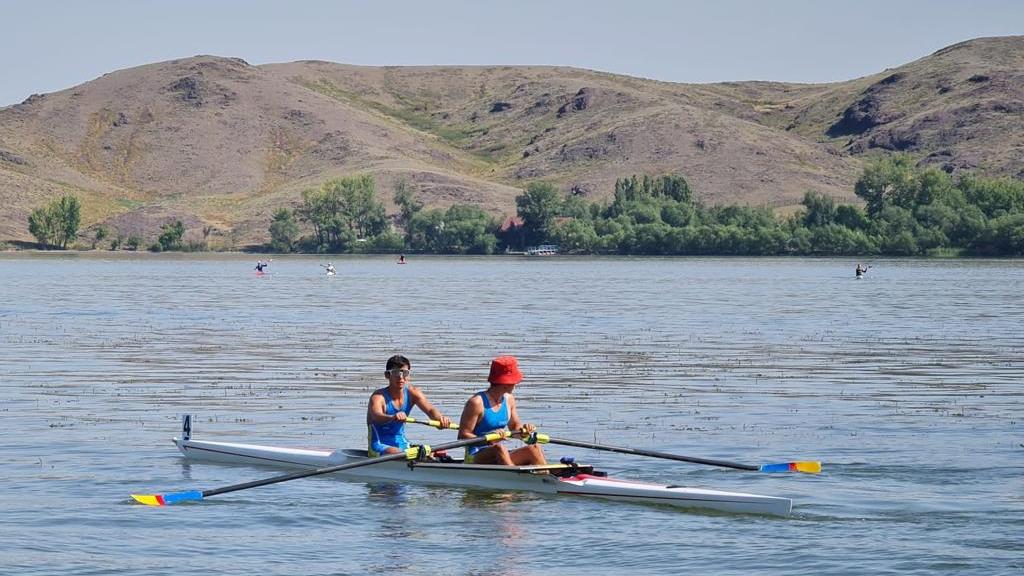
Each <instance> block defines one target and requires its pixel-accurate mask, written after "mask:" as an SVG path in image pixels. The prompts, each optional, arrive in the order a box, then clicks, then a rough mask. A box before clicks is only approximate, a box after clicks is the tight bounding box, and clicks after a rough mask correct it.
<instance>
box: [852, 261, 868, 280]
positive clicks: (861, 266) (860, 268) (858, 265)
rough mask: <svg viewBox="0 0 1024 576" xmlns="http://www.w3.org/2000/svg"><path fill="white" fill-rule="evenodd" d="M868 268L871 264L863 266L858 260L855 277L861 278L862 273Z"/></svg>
mask: <svg viewBox="0 0 1024 576" xmlns="http://www.w3.org/2000/svg"><path fill="white" fill-rule="evenodd" d="M868 268H871V266H865V265H864V264H861V263H859V262H858V263H857V270H856V272H855V274H856V275H857V278H863V277H864V275H865V274H867V273H868Z"/></svg>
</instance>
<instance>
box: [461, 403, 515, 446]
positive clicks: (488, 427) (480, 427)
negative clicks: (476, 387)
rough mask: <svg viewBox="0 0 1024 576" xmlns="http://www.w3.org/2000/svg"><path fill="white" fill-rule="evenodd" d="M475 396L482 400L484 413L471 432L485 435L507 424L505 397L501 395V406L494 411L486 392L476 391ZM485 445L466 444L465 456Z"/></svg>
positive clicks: (501, 428)
mask: <svg viewBox="0 0 1024 576" xmlns="http://www.w3.org/2000/svg"><path fill="white" fill-rule="evenodd" d="M477 396H479V397H480V399H481V400H483V402H484V415H483V418H481V419H480V422H478V423H477V425H476V428H473V434H475V435H477V436H486V435H487V434H488V433H489V432H494V431H495V430H503V429H505V428H506V427H507V426H508V401H507V400H506V399H505V397H504V396H502V398H501V400H502V402H501V408H498V410H497V411H494V410H491V401H490V399H488V398H487V393H486V392H477ZM487 446H488V445H487V444H477V445H475V446H466V457H468V458H471V457H472V456H473V454H476V453H477V452H479V451H481V450H483V449H484V448H487Z"/></svg>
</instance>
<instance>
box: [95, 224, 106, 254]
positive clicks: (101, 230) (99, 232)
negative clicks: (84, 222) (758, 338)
mask: <svg viewBox="0 0 1024 576" xmlns="http://www.w3.org/2000/svg"><path fill="white" fill-rule="evenodd" d="M107 236H110V230H109V229H108V228H107V227H106V226H104V225H102V224H100V225H99V226H97V227H96V233H95V235H94V236H93V240H92V248H93V250H95V249H96V245H97V244H99V243H100V242H103V240H105V239H106V238H107Z"/></svg>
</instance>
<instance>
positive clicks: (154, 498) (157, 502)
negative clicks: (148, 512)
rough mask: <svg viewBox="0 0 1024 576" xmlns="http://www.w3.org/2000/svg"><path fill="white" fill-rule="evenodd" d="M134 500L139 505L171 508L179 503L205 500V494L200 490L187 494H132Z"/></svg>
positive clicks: (190, 491)
mask: <svg viewBox="0 0 1024 576" xmlns="http://www.w3.org/2000/svg"><path fill="white" fill-rule="evenodd" d="M132 498H134V499H135V501H136V502H138V503H139V504H145V505H146V506H170V505H171V504H177V503H179V502H188V501H199V500H202V499H203V493H202V492H200V491H199V490H189V491H187V492H172V493H170V494H132Z"/></svg>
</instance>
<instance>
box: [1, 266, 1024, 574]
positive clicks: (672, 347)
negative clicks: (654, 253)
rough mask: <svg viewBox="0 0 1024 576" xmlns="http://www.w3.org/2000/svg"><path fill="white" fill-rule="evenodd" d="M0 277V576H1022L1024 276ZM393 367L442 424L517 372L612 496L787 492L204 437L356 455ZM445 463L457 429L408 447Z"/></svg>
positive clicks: (533, 410)
mask: <svg viewBox="0 0 1024 576" xmlns="http://www.w3.org/2000/svg"><path fill="white" fill-rule="evenodd" d="M325 262H326V260H323V259H321V260H318V259H314V258H310V257H298V256H294V257H286V256H281V257H277V258H275V260H274V261H273V263H272V264H271V267H270V270H271V272H272V273H271V274H269V275H266V276H256V275H255V274H254V272H253V269H252V268H253V265H254V263H255V262H254V259H253V258H250V257H245V256H219V255H218V256H206V255H203V256H178V255H167V254H164V255H124V256H121V255H117V256H99V255H73V254H72V255H56V254H54V255H49V254H46V255H27V254H8V255H0V421H2V423H3V429H2V431H0V454H2V456H3V463H2V465H0V471H2V472H0V573H3V574H62V575H73V574H139V575H144V574H145V575H149V574H215V573H225V574H364V573H391V572H395V573H404V574H425V575H437V574H530V575H532V574H545V575H546V574H558V573H567V574H586V573H590V574H619V573H638V574H679V573H695V574H752V573H765V572H771V573H786V574H937V573H950V574H961V573H963V574H970V573H974V574H1017V573H1022V572H1024V537H1022V535H1024V433H1022V426H1021V418H1022V417H1024V410H1022V408H1024V396H1022V395H1024V389H1022V383H1021V379H1022V374H1024V352H1022V350H1024V328H1022V326H1024V298H1022V296H1024V262H1021V261H922V260H880V261H875V262H873V263H872V264H873V268H872V269H871V272H870V273H869V274H868V277H867V279H865V280H855V279H854V278H853V268H854V265H855V262H853V261H846V260H836V259H813V260H812V259H683V258H680V259H638V258H621V259H619V258H601V259H597V258H594V259H590V258H580V259H574V258H563V257H555V258H547V259H544V258H542V259H528V258H515V257H494V258H473V257H464V258H442V257H414V258H411V259H410V262H409V264H408V265H405V266H396V265H395V263H394V259H393V258H390V257H365V258H351V257H350V258H336V259H334V263H335V265H336V266H337V267H338V272H339V273H338V276H336V277H333V278H328V277H325V276H323V275H321V274H320V272H322V268H320V267H319V264H321V263H325ZM396 352H400V353H404V354H406V355H408V356H409V357H410V358H411V359H412V362H413V370H414V376H413V379H414V382H415V383H416V384H417V385H419V386H422V387H423V388H424V389H425V390H426V391H427V392H428V394H429V395H430V397H431V400H432V401H433V402H434V403H435V404H436V405H438V406H439V407H441V408H442V409H443V410H444V411H445V412H446V413H448V414H450V415H452V416H453V417H457V415H458V413H459V411H460V410H461V406H462V404H463V402H464V401H465V400H466V398H468V396H469V395H470V394H472V393H473V392H474V391H476V390H478V389H481V388H483V387H484V380H485V378H486V374H487V367H488V362H489V360H490V358H491V357H492V356H494V355H497V354H502V353H511V354H515V355H517V356H518V357H519V358H520V362H521V365H522V367H523V370H524V371H525V373H526V376H527V380H526V381H525V382H523V384H522V385H521V386H520V387H519V389H518V391H517V397H518V399H519V407H520V408H519V409H520V412H521V415H522V416H523V417H524V418H525V419H527V420H529V421H532V422H535V423H537V424H538V425H539V426H540V428H541V429H542V430H543V431H546V432H548V433H550V434H552V435H557V436H561V437H564V438H575V439H579V440H584V441H597V442H601V443H605V444H614V445H624V446H633V447H638V448H650V449H655V450H661V451H667V452H676V453H679V454H686V455H691V456H703V457H707V458H718V459H727V460H734V461H740V462H749V463H754V464H760V463H765V462H772V461H780V460H788V459H820V460H822V461H823V462H824V473H823V474H821V475H820V476H810V475H802V474H801V475H789V474H786V475H774V474H772V475H770V474H759V473H747V472H740V471H735V470H729V469H720V468H711V467H706V466H698V465H693V464H685V463H681V462H672V461H662V460H652V459H647V458H641V457H636V456H620V455H616V454H611V453H607V452H586V451H582V450H579V449H567V448H564V447H558V446H548V447H547V448H546V450H547V453H548V455H549V458H550V459H555V458H557V457H559V456H562V455H567V454H571V455H574V456H576V457H577V459H580V460H586V461H588V462H590V463H593V464H595V465H598V466H600V467H602V468H604V469H606V470H609V471H610V472H612V473H614V474H616V475H620V476H625V477H631V478H639V479H646V480H653V481H664V482H670V483H673V484H690V485H696V486H705V487H715V488H721V489H727V490H739V491H749V492H756V493H763V494H771V495H778V496H785V497H789V498H792V499H793V501H794V513H793V515H792V516H791V517H789V518H784V519H782V518H770V517H759V516H749V515H730V514H707V513H689V512H684V511H679V510H676V509H671V508H663V507H656V506H643V505H632V504H624V503H611V502H602V501H597V500H587V499H582V498H573V497H558V498H553V497H546V496H541V495H537V494H529V493H500V492H487V491H477V490H462V489H452V488H438V487H431V486H413V485H393V484H387V483H379V484H366V483H359V482H351V481H344V480H339V479H332V478H329V477H318V478H315V479H302V480H295V481H291V482H286V483H282V484H277V485H273V486H267V487H261V488H254V489H251V490H246V491H241V492H234V493H231V494H224V495H221V496H217V497H213V498H211V499H209V500H207V501H205V502H202V503H197V504H189V505H182V506H177V507H168V508H159V509H158V508H149V507H144V506H139V505H134V504H132V503H130V500H129V498H128V494H130V493H132V492H140V491H141V492H168V491H176V490H186V489H207V488H215V487H219V486H224V485H229V484H235V483H239V482H245V481H248V480H255V479H259V478H264V477H268V476H273V475H275V474H276V473H277V472H276V471H274V470H270V469H266V468H254V467H246V466H223V465H216V464H202V463H194V464H186V463H185V462H184V461H183V460H181V459H180V458H179V456H178V454H177V452H176V450H175V449H174V446H173V445H172V444H171V443H170V441H169V440H170V437H171V436H172V435H174V434H176V433H177V432H178V427H179V422H178V420H179V418H180V415H181V414H183V413H191V414H193V415H194V433H195V435H196V436H197V437H199V438H208V439H219V440H228V441H231V440H234V441H243V442H244V441H252V442H262V443H270V444H279V445H292V446H314V445H316V446H329V447H361V446H362V445H363V444H364V442H365V426H364V424H363V421H364V414H365V405H366V401H367V398H368V396H369V394H370V392H371V391H372V390H373V389H375V388H376V387H379V386H381V385H384V384H385V382H384V380H383V377H382V370H383V368H384V360H385V359H386V358H387V357H388V356H389V355H391V354H393V353H396ZM409 434H410V436H412V437H413V439H414V440H421V441H426V442H431V443H435V444H436V443H439V442H444V441H448V440H451V439H453V436H452V434H453V433H451V432H440V431H436V430H431V429H426V428H422V429H415V430H409Z"/></svg>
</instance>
